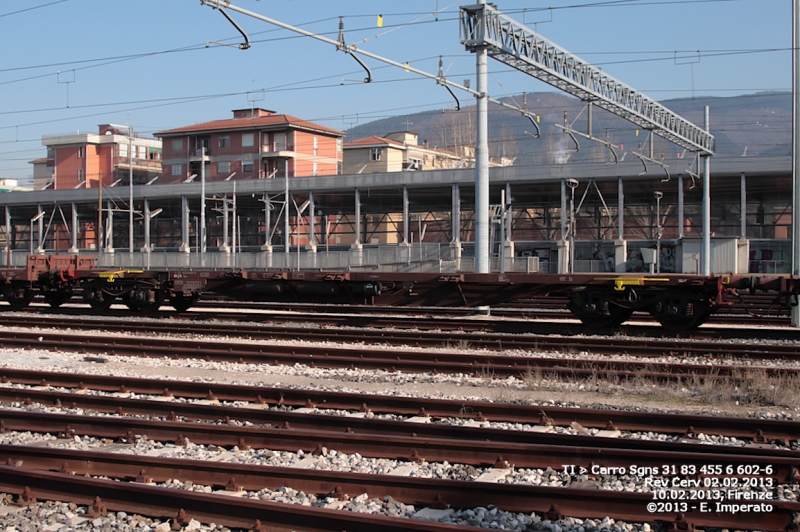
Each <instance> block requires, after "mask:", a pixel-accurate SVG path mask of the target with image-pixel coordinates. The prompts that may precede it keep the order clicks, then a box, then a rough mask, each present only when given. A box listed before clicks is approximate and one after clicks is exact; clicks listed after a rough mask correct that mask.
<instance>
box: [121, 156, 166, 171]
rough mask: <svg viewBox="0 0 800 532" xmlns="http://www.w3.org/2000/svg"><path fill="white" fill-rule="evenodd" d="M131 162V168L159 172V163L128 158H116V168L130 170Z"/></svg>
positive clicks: (152, 160)
mask: <svg viewBox="0 0 800 532" xmlns="http://www.w3.org/2000/svg"><path fill="white" fill-rule="evenodd" d="M131 161H132V162H133V167H134V168H138V169H142V170H155V171H159V172H160V171H161V161H160V160H154V159H131V158H130V157H118V158H117V165H116V166H117V168H130V166H131Z"/></svg>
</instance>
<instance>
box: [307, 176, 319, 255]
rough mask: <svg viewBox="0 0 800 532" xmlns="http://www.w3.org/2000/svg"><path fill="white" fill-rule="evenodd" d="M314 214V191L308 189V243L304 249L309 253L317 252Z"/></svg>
mask: <svg viewBox="0 0 800 532" xmlns="http://www.w3.org/2000/svg"><path fill="white" fill-rule="evenodd" d="M316 215H317V213H316V206H315V204H314V191H313V190H310V191H309V192H308V245H307V246H306V250H308V251H310V252H311V253H316V252H317V234H316V225H315V224H314V218H315V216H316ZM314 261H316V258H314Z"/></svg>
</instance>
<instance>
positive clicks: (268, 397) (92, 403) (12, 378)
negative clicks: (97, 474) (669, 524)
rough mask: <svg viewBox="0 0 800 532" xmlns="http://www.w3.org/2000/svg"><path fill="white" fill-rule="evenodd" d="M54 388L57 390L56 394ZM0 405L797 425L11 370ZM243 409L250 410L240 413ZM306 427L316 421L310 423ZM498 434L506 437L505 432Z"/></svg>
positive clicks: (615, 425) (696, 428) (200, 414)
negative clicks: (147, 398)
mask: <svg viewBox="0 0 800 532" xmlns="http://www.w3.org/2000/svg"><path fill="white" fill-rule="evenodd" d="M15 386H24V387H23V388H19V387H15ZM59 389H62V391H61V392H59V391H58V390H59ZM87 390H93V391H97V392H104V393H109V394H115V396H114V397H107V396H106V397H102V396H101V397H98V396H95V395H90V394H88V393H86V392H87ZM131 394H136V395H146V396H160V397H161V399H160V400H158V401H149V402H146V403H145V404H146V410H140V409H139V406H138V405H137V402H136V401H135V400H132V399H130V397H131ZM0 398H2V400H3V401H5V402H8V401H22V402H25V401H26V400H28V399H30V400H31V401H36V402H40V403H42V404H58V403H61V404H62V405H70V406H73V405H72V403H74V406H73V407H74V408H83V409H92V410H97V411H101V412H119V409H120V408H121V409H122V411H123V412H127V413H129V414H139V413H142V414H147V415H154V416H156V415H158V416H167V417H168V416H169V414H170V413H174V414H176V415H178V416H183V417H186V418H189V419H206V420H208V419H222V418H225V417H230V418H234V419H236V418H238V419H241V420H244V421H250V422H252V423H259V424H271V425H273V426H277V425H281V424H285V423H289V425H290V426H294V427H298V428H304V427H303V425H301V424H300V423H301V420H303V419H305V418H304V417H303V416H298V415H296V414H295V413H293V412H292V409H312V410H313V409H320V410H323V409H324V410H327V411H340V412H342V413H345V414H347V413H349V414H351V415H350V416H347V417H344V416H338V417H337V416H329V417H328V418H326V423H327V424H328V426H330V427H332V428H331V430H339V431H345V430H346V428H347V427H351V428H352V427H356V428H358V430H359V431H360V432H367V431H368V430H367V428H364V427H361V426H360V425H357V424H359V423H366V421H365V420H364V416H365V415H366V413H367V412H371V413H372V414H378V415H383V414H389V415H396V416H405V417H417V416H423V417H426V418H429V419H430V420H436V419H467V420H476V419H477V420H478V421H479V422H485V421H496V422H507V423H522V424H528V425H538V426H540V427H543V428H545V429H547V428H548V427H559V426H560V427H569V426H571V425H572V424H573V423H578V424H580V425H581V426H583V427H585V428H594V429H610V430H623V431H637V432H658V433H662V434H673V435H680V436H685V437H687V438H689V440H687V441H691V438H692V437H693V436H696V435H698V434H700V433H704V434H719V435H723V436H732V437H736V438H744V439H750V440H752V441H753V442H755V443H767V442H770V441H779V442H782V443H783V444H784V445H787V444H788V442H791V441H798V440H800V423H797V422H786V421H779V420H769V419H753V418H737V417H725V416H703V415H688V414H660V413H654V412H633V411H618V410H608V409H591V408H580V409H576V408H565V407H556V406H541V405H533V406H529V405H518V404H506V403H489V402H479V401H463V400H459V401H450V400H445V399H432V398H415V397H404V396H385V395H365V394H362V393H345V392H332V391H316V390H297V389H293V388H280V387H278V388H275V387H266V386H244V385H231V384H222V383H214V382H208V383H205V382H204V383H197V382H191V381H181V380H164V379H147V378H132V377H115V376H111V375H91V374H80V373H63V372H49V371H32V370H27V369H25V370H23V369H12V368H2V369H0ZM177 399H184V400H198V399H199V400H207V401H222V402H226V403H230V405H229V406H222V405H219V404H216V405H199V404H194V405H192V404H187V403H182V402H178V401H176V400H177ZM104 402H105V403H107V405H106V406H105V407H103V404H104ZM243 406H248V407H250V408H241V407H243ZM205 408H208V409H209V412H210V413H208V412H205V411H204V409H205ZM276 409H278V410H276ZM313 423H315V424H316V423H320V421H319V419H316V420H315V421H313ZM411 426H413V427H414V429H413V431H414V432H416V433H417V434H418V435H431V436H441V435H442V434H451V433H445V432H429V431H446V430H450V429H448V428H447V427H441V426H437V425H436V424H430V423H422V424H417V425H411ZM400 427H402V428H399V427H398V431H399V433H401V434H405V435H407V434H408V430H409V428H408V427H409V425H403V424H400ZM452 434H457V435H458V436H457V437H458V438H468V436H467V434H466V432H465V431H460V429H459V430H456V431H455V432H454V433H452ZM478 434H479V436H477V439H484V438H486V437H487V436H486V435H487V434H490V435H491V437H492V439H498V438H500V436H498V435H495V434H492V433H487V432H486V431H485V430H484V431H481V432H478ZM503 434H505V436H506V437H508V432H504V433H503ZM538 434H539V437H542V438H546V439H547V438H550V439H553V442H554V443H555V442H561V440H559V439H558V438H559V436H558V435H555V434H548V433H547V432H546V431H545V432H539V433H538ZM573 441H574V440H573ZM602 441H607V442H612V441H613V440H609V439H607V440H602ZM620 441H622V440H618V441H617V442H616V443H615V445H620V443H619V442H620Z"/></svg>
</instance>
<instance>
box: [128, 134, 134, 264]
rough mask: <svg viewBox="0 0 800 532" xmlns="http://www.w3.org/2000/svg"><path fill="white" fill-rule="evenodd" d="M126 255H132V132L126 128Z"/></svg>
mask: <svg viewBox="0 0 800 532" xmlns="http://www.w3.org/2000/svg"><path fill="white" fill-rule="evenodd" d="M128 253H133V130H132V129H131V127H130V126H128Z"/></svg>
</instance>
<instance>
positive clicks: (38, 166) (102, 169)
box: [30, 124, 161, 190]
mask: <svg viewBox="0 0 800 532" xmlns="http://www.w3.org/2000/svg"><path fill="white" fill-rule="evenodd" d="M42 145H44V146H45V147H46V148H47V156H46V157H43V158H39V159H34V160H33V161H30V163H31V164H32V165H33V176H34V181H33V187H34V189H35V190H43V189H59V190H60V189H70V188H96V187H97V186H98V184H99V183H102V184H103V186H109V185H112V184H114V183H115V182H119V183H123V184H127V183H128V182H129V180H130V175H131V168H132V169H133V182H134V184H144V183H147V182H150V181H152V180H154V179H156V178H157V177H158V176H159V175H160V174H161V141H159V140H157V139H154V138H148V137H144V136H141V135H138V134H136V133H135V132H133V131H132V130H131V128H129V127H128V126H121V125H117V124H101V125H100V126H99V132H98V133H89V134H81V133H80V132H78V133H76V134H67V135H53V136H44V137H42Z"/></svg>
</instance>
